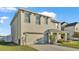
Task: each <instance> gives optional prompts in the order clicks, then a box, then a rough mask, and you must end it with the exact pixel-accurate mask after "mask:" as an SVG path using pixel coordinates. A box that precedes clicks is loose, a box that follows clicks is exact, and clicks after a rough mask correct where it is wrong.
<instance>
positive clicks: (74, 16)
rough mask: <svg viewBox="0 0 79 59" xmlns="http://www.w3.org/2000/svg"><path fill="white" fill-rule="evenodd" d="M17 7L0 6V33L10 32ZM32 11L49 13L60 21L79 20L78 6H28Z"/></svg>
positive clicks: (6, 33)
mask: <svg viewBox="0 0 79 59" xmlns="http://www.w3.org/2000/svg"><path fill="white" fill-rule="evenodd" d="M17 9H18V8H5V7H3V8H0V34H1V35H8V34H10V33H11V30H10V22H11V21H12V19H13V16H14V15H15V13H16V11H17ZM26 9H28V10H31V11H33V12H38V13H41V14H47V15H51V16H52V17H53V18H55V19H56V20H57V21H60V22H63V21H65V22H68V23H71V22H79V8H77V7H72V8H70V7H63V8H62V7H39V8H38V7H28V8H26Z"/></svg>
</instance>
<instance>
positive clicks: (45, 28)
mask: <svg viewBox="0 0 79 59" xmlns="http://www.w3.org/2000/svg"><path fill="white" fill-rule="evenodd" d="M10 25H11V35H12V40H13V42H15V43H17V44H20V45H26V44H35V43H37V41H39V40H42V41H41V42H42V43H48V42H49V39H48V34H49V33H51V32H52V33H53V32H55V33H60V32H63V31H61V24H60V23H59V22H57V21H56V20H53V19H52V17H49V16H46V15H42V14H39V13H35V12H32V11H28V10H25V9H19V10H18V11H17V12H16V14H15V16H14V18H13V20H12V22H11V24H10ZM57 35H60V34H57ZM56 37H57V38H58V36H56Z"/></svg>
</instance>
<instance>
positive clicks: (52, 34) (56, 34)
mask: <svg viewBox="0 0 79 59" xmlns="http://www.w3.org/2000/svg"><path fill="white" fill-rule="evenodd" d="M46 34H48V36H45V35H46ZM44 36H45V37H46V40H48V43H50V44H55V43H57V41H58V40H60V39H64V40H67V32H65V31H60V30H56V29H49V30H47V31H45V33H44Z"/></svg>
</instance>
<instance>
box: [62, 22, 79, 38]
mask: <svg viewBox="0 0 79 59" xmlns="http://www.w3.org/2000/svg"><path fill="white" fill-rule="evenodd" d="M64 30H65V31H67V32H68V33H69V35H68V36H69V39H74V38H76V39H77V38H79V36H78V35H77V36H78V37H77V36H76V34H79V23H78V22H74V23H69V24H67V25H66V26H65V27H64Z"/></svg>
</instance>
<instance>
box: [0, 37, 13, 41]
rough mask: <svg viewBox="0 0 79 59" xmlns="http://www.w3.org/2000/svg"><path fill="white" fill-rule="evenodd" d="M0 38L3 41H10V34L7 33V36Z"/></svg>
mask: <svg viewBox="0 0 79 59" xmlns="http://www.w3.org/2000/svg"><path fill="white" fill-rule="evenodd" d="M0 40H1V41H2V40H3V41H5V42H12V37H11V35H7V36H0Z"/></svg>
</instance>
